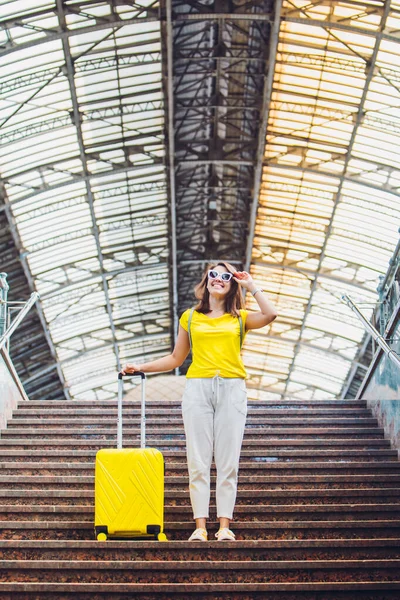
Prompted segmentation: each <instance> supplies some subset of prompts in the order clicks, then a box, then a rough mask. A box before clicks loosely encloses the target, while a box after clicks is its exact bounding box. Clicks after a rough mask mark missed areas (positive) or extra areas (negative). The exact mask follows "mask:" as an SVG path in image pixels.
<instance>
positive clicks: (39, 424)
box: [7, 414, 377, 434]
mask: <svg viewBox="0 0 400 600" xmlns="http://www.w3.org/2000/svg"><path fill="white" fill-rule="evenodd" d="M277 423H279V427H280V428H281V429H282V428H283V427H294V426H299V427H300V426H301V427H304V428H307V427H321V426H322V425H328V426H329V427H330V428H332V427H337V426H340V427H350V426H353V427H357V428H358V427H369V426H376V425H377V421H376V419H371V418H365V417H359V418H354V417H345V418H338V417H337V418H334V417H331V418H325V419H323V418H306V417H300V418H292V417H286V416H284V415H282V414H281V415H277V416H276V418H269V417H263V418H260V417H259V418H257V419H251V418H250V419H247V421H246V428H245V432H246V431H248V432H252V431H254V430H258V429H262V428H268V427H269V426H275V425H276V424H277ZM146 424H147V427H148V429H149V430H150V431H152V432H153V433H154V432H160V433H163V432H164V431H165V432H166V433H171V432H176V433H179V434H183V432H184V429H183V420H182V419H178V418H176V419H154V418H148V417H147V416H146ZM63 425H66V426H67V427H68V429H71V430H74V429H76V430H78V431H80V430H81V429H86V428H94V426H95V425H98V426H99V427H98V429H101V427H107V429H110V430H111V431H113V430H114V429H115V430H116V428H117V420H116V419H105V418H103V419H99V418H94V417H91V418H90V419H87V420H86V421H83V420H82V419H69V418H65V419H60V418H54V419H50V418H48V419H42V418H40V419H39V418H38V419H15V420H14V421H8V423H7V429H8V430H10V431H14V430H17V431H29V432H31V431H32V429H33V428H35V429H36V428H41V429H42V430H47V429H50V430H51V429H57V428H59V426H63ZM172 428H173V429H172ZM124 431H126V433H133V432H135V431H137V432H138V433H140V418H137V419H126V418H124Z"/></svg>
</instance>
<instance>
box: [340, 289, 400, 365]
mask: <svg viewBox="0 0 400 600" xmlns="http://www.w3.org/2000/svg"><path fill="white" fill-rule="evenodd" d="M342 302H344V303H345V304H347V306H348V307H349V308H351V310H352V311H353V312H354V313H355V314H356V315H357V317H358V318H359V320H360V321H361V322H362V324H363V325H364V328H365V329H366V330H367V331H368V333H370V334H371V335H372V337H373V338H374V340H375V341H376V343H377V344H378V345H379V346H380V347H381V348H382V350H383V351H384V353H385V354H386V356H387V357H388V358H389V360H391V361H392V362H393V363H394V364H395V365H397V366H398V367H399V368H400V357H399V356H398V354H396V352H395V351H394V350H392V348H391V347H390V346H389V345H388V344H387V343H386V340H385V338H384V337H383V336H382V335H381V334H380V333H379V331H378V330H377V329H375V327H374V326H373V325H372V323H370V322H369V321H368V319H366V318H365V317H364V315H363V314H362V313H361V311H360V309H359V308H358V307H357V305H356V304H355V303H354V302H353V300H352V299H351V298H350V296H348V295H347V294H344V295H343V296H342Z"/></svg>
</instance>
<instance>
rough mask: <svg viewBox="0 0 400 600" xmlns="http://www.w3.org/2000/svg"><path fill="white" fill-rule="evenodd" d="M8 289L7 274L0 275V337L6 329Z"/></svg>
mask: <svg viewBox="0 0 400 600" xmlns="http://www.w3.org/2000/svg"><path fill="white" fill-rule="evenodd" d="M9 289H10V287H9V285H8V281H7V273H0V337H1V336H2V335H4V333H5V332H6V329H7V296H8V290H9Z"/></svg>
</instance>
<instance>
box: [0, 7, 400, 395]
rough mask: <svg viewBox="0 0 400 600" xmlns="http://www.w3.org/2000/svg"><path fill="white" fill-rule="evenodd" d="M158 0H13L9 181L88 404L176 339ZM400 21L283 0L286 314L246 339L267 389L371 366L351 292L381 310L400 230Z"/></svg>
mask: <svg viewBox="0 0 400 600" xmlns="http://www.w3.org/2000/svg"><path fill="white" fill-rule="evenodd" d="M158 11H159V6H158V3H157V2H152V1H151V0H141V2H140V4H139V3H128V2H127V3H123V2H118V3H116V2H112V1H111V0H109V1H106V0H98V1H94V0H79V1H78V0H67V1H65V2H63V3H61V2H55V1H45V0H43V1H42V0H35V2H26V1H25V0H24V1H22V0H20V1H19V0H18V1H8V0H7V1H5V0H0V129H1V140H0V165H1V167H0V169H1V173H0V174H1V177H2V181H3V183H4V188H5V192H6V202H7V203H9V205H10V207H11V211H12V215H13V218H14V222H15V225H16V234H15V237H16V239H17V241H18V244H19V249H20V252H21V258H22V260H23V262H24V263H25V264H26V268H27V271H28V272H29V273H30V276H31V277H32V282H33V285H34V287H35V288H36V289H37V291H38V292H39V293H40V294H41V306H42V308H43V314H44V318H45V320H46V323H47V325H48V329H49V334H50V340H51V343H52V344H53V347H54V352H55V356H56V359H57V361H58V362H59V364H60V367H61V370H62V372H63V375H64V378H65V381H66V387H67V389H66V393H67V396H68V397H71V398H76V399H95V398H98V399H103V398H104V399H105V398H111V397H113V396H114V394H115V387H116V386H115V374H116V371H117V368H118V365H119V364H120V363H124V362H126V361H127V360H128V359H129V360H132V361H134V360H135V358H138V359H140V360H142V359H143V357H144V358H145V359H148V360H151V359H153V358H156V357H158V356H162V355H165V354H166V353H168V352H169V351H170V348H171V330H172V326H171V312H172V310H171V303H172V300H171V298H172V293H171V277H170V270H169V268H168V265H169V261H170V260H171V256H170V254H171V241H170V236H169V221H170V215H169V210H170V209H169V205H168V186H167V177H166V169H165V152H166V151H165V140H164V131H165V114H166V106H165V104H164V97H163V68H164V67H163V61H164V62H165V57H164V58H163V57H162V53H161V50H162V35H163V34H162V28H161V25H160V21H159V16H158ZM205 18H206V17H205ZM399 30H400V2H391V3H388V2H383V1H379V0H371V1H366V2H359V1H357V0H350V1H348V2H336V1H335V2H333V1H332V2H329V1H326V0H324V1H317V0H309V1H305V0H304V1H303V0H291V1H290V2H289V1H286V0H284V2H283V6H282V14H281V26H280V32H279V42H278V50H277V56H276V63H275V72H274V78H273V85H272V90H271V103H270V107H269V114H268V117H269V118H268V128H267V135H266V145H265V153H264V156H263V157H262V160H263V170H262V184H261V189H260V196H259V206H258V212H257V220H256V228H255V232H254V243H253V252H252V259H251V272H252V274H253V276H254V277H255V279H256V280H257V282H259V283H260V284H262V286H263V287H264V289H265V290H266V291H267V293H268V294H269V296H270V298H271V300H272V301H273V302H274V303H275V304H276V306H277V307H278V310H279V318H278V319H277V320H276V321H275V322H274V323H273V324H272V325H271V326H270V327H268V328H265V329H263V330H258V331H256V332H251V333H249V335H248V336H247V338H246V343H245V346H244V360H245V364H246V367H247V370H248V373H249V376H250V378H249V387H250V388H251V389H250V394H249V395H250V397H253V398H265V399H267V398H271V399H282V398H286V397H291V398H305V399H308V398H317V399H318V398H325V399H326V398H334V397H340V394H341V391H342V389H343V386H344V384H345V382H346V379H347V377H348V374H349V372H350V370H351V368H352V365H353V361H355V360H356V355H357V350H358V348H359V346H360V343H361V340H362V338H363V336H364V329H363V328H362V325H361V323H360V322H359V321H358V320H357V319H356V317H355V316H354V315H353V313H351V311H350V310H349V309H348V307H347V306H345V305H344V304H343V303H341V301H340V298H341V296H342V295H343V294H344V293H349V294H350V295H351V297H352V298H353V299H354V300H355V301H356V302H358V303H361V304H362V306H363V307H364V314H366V316H367V317H368V316H370V314H371V313H372V309H373V305H374V304H375V302H376V300H377V293H376V287H377V284H378V277H379V275H380V274H383V273H384V272H385V271H386V269H387V267H388V261H389V259H390V257H391V255H392V252H393V250H394V248H395V246H396V243H397V241H398V227H399V217H400V202H399V196H400V169H399V166H400V149H399V148H400V144H399V138H400V62H399V56H400V46H399V42H400V38H399V35H398V31H399ZM205 201H207V199H206V200H205ZM178 216H179V215H178ZM193 283H195V282H193ZM247 302H248V306H249V308H250V309H253V308H254V309H255V308H256V303H255V301H254V299H252V298H249V299H248V300H247Z"/></svg>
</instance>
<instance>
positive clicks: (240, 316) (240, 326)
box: [239, 313, 244, 347]
mask: <svg viewBox="0 0 400 600" xmlns="http://www.w3.org/2000/svg"><path fill="white" fill-rule="evenodd" d="M239 328H240V347H242V346H243V337H244V336H243V319H242V315H241V314H240V313H239Z"/></svg>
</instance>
